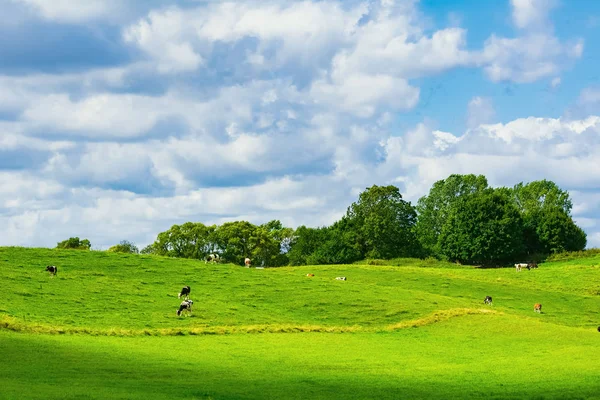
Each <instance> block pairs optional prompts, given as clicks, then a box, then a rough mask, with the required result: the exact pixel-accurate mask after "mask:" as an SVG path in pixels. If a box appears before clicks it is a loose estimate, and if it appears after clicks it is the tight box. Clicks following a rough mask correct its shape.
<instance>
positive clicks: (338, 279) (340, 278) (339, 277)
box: [335, 276, 346, 281]
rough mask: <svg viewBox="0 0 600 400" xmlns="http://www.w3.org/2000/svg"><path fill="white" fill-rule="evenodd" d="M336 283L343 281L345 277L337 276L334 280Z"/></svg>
mask: <svg viewBox="0 0 600 400" xmlns="http://www.w3.org/2000/svg"><path fill="white" fill-rule="evenodd" d="M335 279H336V280H337V281H345V280H346V277H345V276H338V277H337V278H335Z"/></svg>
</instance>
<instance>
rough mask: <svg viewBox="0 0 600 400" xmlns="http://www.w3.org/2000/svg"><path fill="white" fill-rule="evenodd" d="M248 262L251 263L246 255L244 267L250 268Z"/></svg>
mask: <svg viewBox="0 0 600 400" xmlns="http://www.w3.org/2000/svg"><path fill="white" fill-rule="evenodd" d="M250 264H251V261H250V259H249V258H248V257H246V259H245V260H244V265H246V268H250Z"/></svg>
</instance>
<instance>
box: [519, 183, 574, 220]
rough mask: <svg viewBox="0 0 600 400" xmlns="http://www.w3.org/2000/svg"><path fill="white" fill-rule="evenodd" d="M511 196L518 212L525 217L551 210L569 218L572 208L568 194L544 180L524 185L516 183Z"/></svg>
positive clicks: (554, 184)
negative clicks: (558, 211)
mask: <svg viewBox="0 0 600 400" xmlns="http://www.w3.org/2000/svg"><path fill="white" fill-rule="evenodd" d="M513 195H514V197H515V202H516V203H517V206H518V207H519V210H520V211H521V212H522V213H523V214H525V215H527V214H529V213H535V212H537V211H540V210H546V209H549V208H551V209H560V210H562V211H563V212H564V213H565V214H567V215H569V216H570V215H571V209H572V208H573V203H572V202H571V199H570V198H569V193H568V192H567V191H564V190H562V189H561V188H559V187H558V185H556V183H554V182H552V181H549V180H546V179H544V180H541V181H533V182H529V183H528V184H526V185H524V184H523V182H521V183H518V184H516V185H515V186H514V187H513Z"/></svg>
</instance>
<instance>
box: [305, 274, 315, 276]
mask: <svg viewBox="0 0 600 400" xmlns="http://www.w3.org/2000/svg"><path fill="white" fill-rule="evenodd" d="M306 276H315V274H306Z"/></svg>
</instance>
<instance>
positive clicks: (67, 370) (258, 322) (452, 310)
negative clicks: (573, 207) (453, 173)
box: [0, 248, 600, 399]
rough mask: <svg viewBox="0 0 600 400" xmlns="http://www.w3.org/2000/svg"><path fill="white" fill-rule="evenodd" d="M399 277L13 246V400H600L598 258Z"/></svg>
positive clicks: (9, 298)
mask: <svg viewBox="0 0 600 400" xmlns="http://www.w3.org/2000/svg"><path fill="white" fill-rule="evenodd" d="M390 264H397V265H389V266H385V265H377V266H371V265H337V266H303V267H285V268H277V269H264V270H255V269H246V268H242V267H239V266H233V265H222V264H205V263H204V262H203V261H195V260H181V259H169V258H163V257H155V256H140V255H123V254H114V253H107V252H95V251H92V252H89V251H75V250H73V251H69V250H51V249H25V248H0V281H1V282H2V286H3V290H2V291H0V354H1V355H2V357H0V398H2V399H5V398H6V399H13V398H14V399H17V398H18V399H33V398H40V399H42V398H43V399H52V398H56V399H58V398H60V399H63V398H73V399H75V398H78V399H81V398H83V399H96V398H98V399H101V398H111V399H118V398H122V399H137V398H139V399H151V398H157V399H160V398H175V397H181V398H187V399H231V398H235V399H242V398H243V399H260V398H273V399H275V398H277V399H283V398H290V399H295V398H297V399H300V398H302V399H305V398H311V399H312V398H323V399H332V398H341V399H346V398H377V399H381V398H384V399H385V398H390V399H398V398H486V399H490V398H496V399H504V398H511V399H514V398H539V399H542V398H544V399H553V398H556V399H565V398H573V399H587V398H599V397H600V379H598V377H599V376H600V357H599V355H600V333H599V332H598V331H597V327H598V326H599V325H600V257H598V256H597V257H593V258H587V259H578V260H574V261H562V262H555V263H545V264H541V265H540V268H539V269H536V270H532V271H527V270H524V271H522V272H519V273H516V272H515V269H514V268H506V269H477V268H472V267H457V266H455V265H452V264H446V263H431V262H427V263H426V262H420V261H416V260H405V261H402V260H401V261H400V262H398V261H396V262H392V263H390ZM46 265H56V266H58V273H57V275H56V277H50V275H49V274H48V272H46V271H45V266H46ZM307 273H314V274H315V276H314V277H307V276H306V274H307ZM337 276H346V277H347V279H348V280H347V281H337V280H335V277H337ZM184 285H189V286H190V287H191V294H190V298H191V299H193V300H194V308H193V314H192V316H191V317H177V316H176V311H177V308H178V306H179V304H180V302H181V300H182V299H178V298H177V295H178V293H179V291H180V290H181V288H182V287H183V286H184ZM487 295H490V296H492V297H493V305H492V306H490V305H484V304H483V299H484V297H485V296H487ZM535 303H542V304H543V312H542V313H541V314H538V313H535V312H534V311H533V305H534V304H535Z"/></svg>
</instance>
